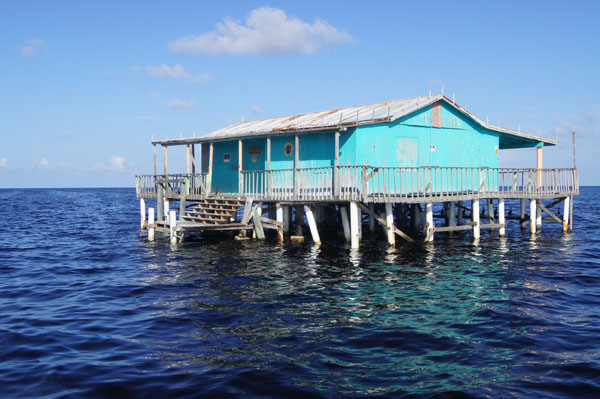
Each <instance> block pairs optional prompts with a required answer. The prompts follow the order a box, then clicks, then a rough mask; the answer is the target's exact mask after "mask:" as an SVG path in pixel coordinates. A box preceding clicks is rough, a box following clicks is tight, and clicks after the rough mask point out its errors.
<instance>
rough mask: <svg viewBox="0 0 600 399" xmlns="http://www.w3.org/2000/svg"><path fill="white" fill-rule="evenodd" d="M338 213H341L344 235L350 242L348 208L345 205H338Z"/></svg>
mask: <svg viewBox="0 0 600 399" xmlns="http://www.w3.org/2000/svg"><path fill="white" fill-rule="evenodd" d="M340 214H341V215H342V227H343V228H344V237H345V238H346V241H348V242H350V240H351V238H352V236H351V234H350V224H349V223H348V210H347V209H346V207H345V206H341V207H340Z"/></svg>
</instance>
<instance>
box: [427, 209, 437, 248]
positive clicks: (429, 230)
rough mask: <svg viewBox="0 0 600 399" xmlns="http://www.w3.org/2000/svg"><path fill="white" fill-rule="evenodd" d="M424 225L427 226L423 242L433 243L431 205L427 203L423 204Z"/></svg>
mask: <svg viewBox="0 0 600 399" xmlns="http://www.w3.org/2000/svg"><path fill="white" fill-rule="evenodd" d="M425 225H426V226H427V231H426V237H425V242H433V229H434V227H435V225H434V224H433V204H432V203H431V202H428V203H427V204H425Z"/></svg>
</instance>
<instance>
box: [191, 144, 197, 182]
mask: <svg viewBox="0 0 600 399" xmlns="http://www.w3.org/2000/svg"><path fill="white" fill-rule="evenodd" d="M192 174H194V175H195V174H196V144H192Z"/></svg>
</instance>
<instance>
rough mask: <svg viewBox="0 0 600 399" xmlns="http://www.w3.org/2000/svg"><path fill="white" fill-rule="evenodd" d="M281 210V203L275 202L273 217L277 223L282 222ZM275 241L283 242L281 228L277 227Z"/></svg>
mask: <svg viewBox="0 0 600 399" xmlns="http://www.w3.org/2000/svg"><path fill="white" fill-rule="evenodd" d="M283 211H284V209H283V207H282V206H281V204H275V219H276V220H277V221H278V222H279V223H284V221H283V220H284V218H283ZM277 241H278V242H280V243H281V242H283V230H282V229H281V228H277Z"/></svg>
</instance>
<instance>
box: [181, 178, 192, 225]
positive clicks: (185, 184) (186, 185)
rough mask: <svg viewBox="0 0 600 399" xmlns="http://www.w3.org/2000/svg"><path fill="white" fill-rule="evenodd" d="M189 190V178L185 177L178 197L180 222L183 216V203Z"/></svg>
mask: <svg viewBox="0 0 600 399" xmlns="http://www.w3.org/2000/svg"><path fill="white" fill-rule="evenodd" d="M189 189H190V178H189V177H188V176H186V177H185V179H184V182H183V184H181V194H180V196H179V220H182V218H183V217H184V216H185V203H186V200H187V194H188V191H189Z"/></svg>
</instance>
